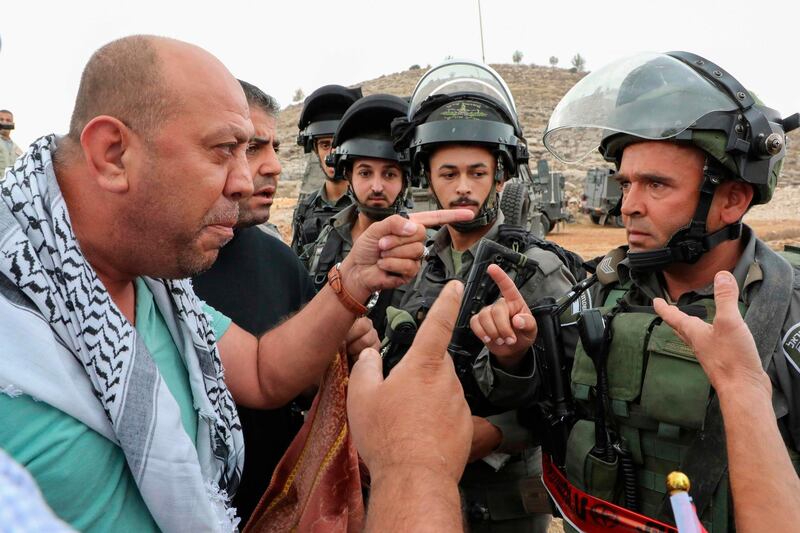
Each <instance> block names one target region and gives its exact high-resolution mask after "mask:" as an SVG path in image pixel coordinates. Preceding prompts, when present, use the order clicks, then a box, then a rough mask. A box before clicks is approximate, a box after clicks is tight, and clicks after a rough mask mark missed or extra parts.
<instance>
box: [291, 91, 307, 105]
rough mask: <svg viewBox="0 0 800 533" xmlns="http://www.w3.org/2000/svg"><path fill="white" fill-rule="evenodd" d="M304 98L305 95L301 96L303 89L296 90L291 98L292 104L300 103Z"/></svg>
mask: <svg viewBox="0 0 800 533" xmlns="http://www.w3.org/2000/svg"><path fill="white" fill-rule="evenodd" d="M305 97H306V95H305V94H303V89H297V90H296V91H295V92H294V96H292V102H300V101H302V100H303V98H305Z"/></svg>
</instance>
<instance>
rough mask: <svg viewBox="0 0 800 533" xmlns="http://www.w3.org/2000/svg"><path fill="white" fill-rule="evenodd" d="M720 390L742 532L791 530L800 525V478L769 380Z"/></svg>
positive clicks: (736, 515) (732, 483)
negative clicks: (778, 419) (781, 429)
mask: <svg viewBox="0 0 800 533" xmlns="http://www.w3.org/2000/svg"><path fill="white" fill-rule="evenodd" d="M763 380H764V383H756V382H752V383H744V384H740V385H738V386H736V387H728V388H727V389H723V390H721V391H720V392H719V397H720V406H721V409H722V414H723V418H724V420H725V433H726V438H727V447H728V462H729V466H730V481H731V489H732V491H733V498H734V515H735V518H736V529H737V530H738V531H743V532H745V533H746V532H750V531H790V530H791V529H792V528H794V527H796V524H798V523H800V480H799V479H798V477H797V474H796V473H795V470H794V467H793V466H792V463H791V460H790V459H789V454H788V453H787V451H786V445H785V444H784V442H783V439H782V438H781V434H780V432H779V431H778V426H777V424H776V421H775V412H774V411H773V409H772V402H771V398H770V395H771V392H770V390H769V387H768V385H767V384H768V378H767V377H766V375H764V376H763Z"/></svg>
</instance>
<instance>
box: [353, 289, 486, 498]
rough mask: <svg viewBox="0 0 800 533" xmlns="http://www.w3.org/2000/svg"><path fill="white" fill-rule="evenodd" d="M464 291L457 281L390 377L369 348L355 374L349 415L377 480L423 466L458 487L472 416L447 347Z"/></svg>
mask: <svg viewBox="0 0 800 533" xmlns="http://www.w3.org/2000/svg"><path fill="white" fill-rule="evenodd" d="M462 294H463V286H462V285H461V283H460V282H457V281H451V282H450V283H448V284H447V285H446V286H445V288H444V290H442V292H441V294H440V295H439V298H438V299H437V300H436V302H435V303H434V305H433V307H432V308H431V310H430V312H429V313H428V316H427V317H426V318H425V322H423V324H422V327H421V328H420V330H419V332H418V333H417V335H416V338H415V339H414V343H413V344H412V345H411V348H410V349H409V351H408V353H407V354H406V355H405V357H403V359H402V360H401V361H400V363H399V364H398V365H397V366H396V367H394V369H392V372H391V374H389V377H388V378H386V379H385V380H384V378H383V364H382V362H381V357H380V355H379V354H378V352H377V351H375V350H373V349H367V350H364V351H363V352H362V353H361V356H360V357H359V360H358V362H357V363H356V364H355V366H354V367H353V370H352V372H351V374H350V382H349V386H348V394H347V413H348V419H349V421H350V429H351V431H352V434H353V439H354V441H355V445H356V448H357V449H358V452H359V454H360V455H361V457H362V458H363V459H364V462H365V463H366V464H367V466H368V467H369V469H370V472H371V473H372V474H373V475H379V476H380V475H384V474H386V472H387V471H394V470H393V469H395V470H397V472H396V474H397V475H400V472H402V471H403V470H409V469H414V468H422V469H425V470H430V471H431V472H433V473H435V474H436V475H444V476H447V478H448V479H449V480H452V481H453V482H454V483H456V482H458V480H459V479H460V477H461V474H462V472H463V470H464V465H465V464H466V462H467V457H468V455H469V450H470V442H471V439H472V419H471V417H470V412H469V407H468V406H467V402H466V400H465V399H464V391H463V389H462V388H461V384H460V383H459V381H458V378H457V377H456V374H455V370H454V368H453V361H452V359H451V358H450V356H449V355H448V354H447V345H448V343H449V342H450V337H451V336H452V334H453V324H454V323H455V318H456V315H457V314H458V308H459V305H460V303H461V296H462Z"/></svg>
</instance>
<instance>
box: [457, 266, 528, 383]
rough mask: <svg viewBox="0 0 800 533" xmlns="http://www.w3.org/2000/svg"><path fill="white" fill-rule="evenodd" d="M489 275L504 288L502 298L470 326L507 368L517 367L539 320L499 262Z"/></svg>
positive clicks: (485, 309)
mask: <svg viewBox="0 0 800 533" xmlns="http://www.w3.org/2000/svg"><path fill="white" fill-rule="evenodd" d="M487 272H488V273H489V276H490V277H491V278H492V280H494V282H495V283H496V284H497V287H498V288H499V289H500V298H498V300H497V301H496V302H495V303H493V304H492V305H489V306H486V307H484V308H483V309H481V310H480V311H479V312H478V313H477V314H476V315H475V316H473V317H472V319H471V320H470V323H469V325H470V328H471V329H472V332H473V333H474V334H475V336H476V337H478V338H479V339H480V340H481V341H483V344H485V345H486V347H487V348H488V349H489V351H490V352H491V353H492V354H494V356H495V358H496V359H497V362H498V364H499V365H500V366H501V367H503V368H506V369H511V368H514V367H515V366H517V365H518V364H519V363H520V362H521V361H522V359H523V357H524V356H525V354H526V353H527V352H528V350H529V349H530V347H531V346H532V345H533V341H534V340H535V339H536V331H537V329H536V320H534V318H533V315H532V314H531V311H530V309H529V308H528V304H527V303H526V302H525V299H524V298H523V297H522V295H521V294H520V292H519V290H518V289H517V287H516V286H515V285H514V282H513V281H512V280H511V278H509V277H508V274H506V273H505V272H504V271H503V269H502V268H500V267H499V266H497V265H489V268H488V269H487Z"/></svg>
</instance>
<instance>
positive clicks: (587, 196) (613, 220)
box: [581, 168, 623, 228]
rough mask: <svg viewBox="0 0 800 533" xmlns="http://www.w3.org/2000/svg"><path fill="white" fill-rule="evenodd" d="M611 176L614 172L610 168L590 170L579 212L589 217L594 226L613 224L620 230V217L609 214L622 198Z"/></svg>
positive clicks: (621, 224) (617, 185)
mask: <svg viewBox="0 0 800 533" xmlns="http://www.w3.org/2000/svg"><path fill="white" fill-rule="evenodd" d="M613 175H614V170H613V169H610V168H592V169H590V170H589V171H588V172H587V173H586V180H585V182H584V185H583V195H582V196H581V212H582V213H586V214H587V215H589V218H591V219H592V222H594V223H595V224H600V225H601V226H603V225H605V224H613V225H616V226H618V227H620V228H621V227H622V226H623V223H622V217H621V216H619V215H615V214H612V213H611V211H612V210H613V209H614V208H615V207H616V206H617V203H619V199H620V197H621V196H622V191H621V190H620V188H619V184H618V183H617V182H616V181H615V180H614V179H613V178H612V176H613Z"/></svg>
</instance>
